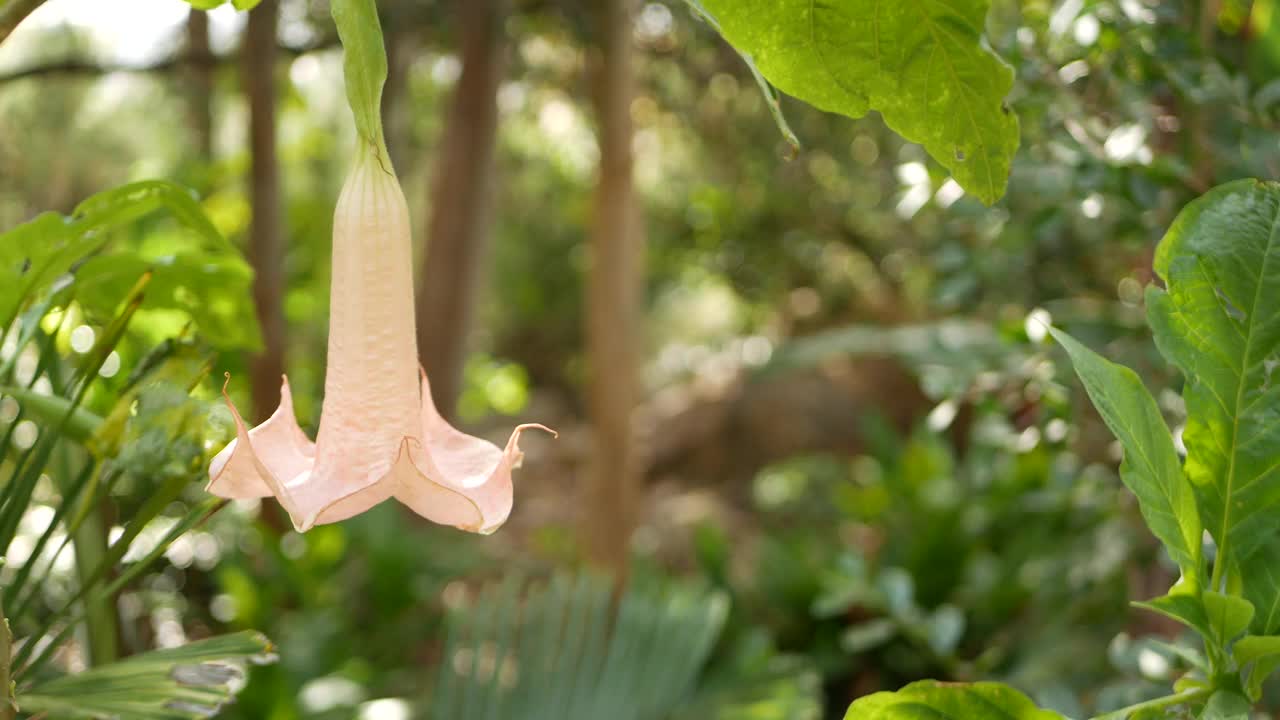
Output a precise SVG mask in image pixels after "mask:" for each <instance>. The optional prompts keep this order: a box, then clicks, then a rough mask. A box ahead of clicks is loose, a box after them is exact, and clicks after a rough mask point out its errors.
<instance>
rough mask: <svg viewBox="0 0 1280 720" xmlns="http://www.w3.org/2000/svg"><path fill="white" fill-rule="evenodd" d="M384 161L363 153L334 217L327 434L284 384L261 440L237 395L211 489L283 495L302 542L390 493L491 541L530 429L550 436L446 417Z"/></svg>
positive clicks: (398, 199)
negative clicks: (425, 350) (477, 426)
mask: <svg viewBox="0 0 1280 720" xmlns="http://www.w3.org/2000/svg"><path fill="white" fill-rule="evenodd" d="M383 162H385V157H384V158H383V161H381V162H380V160H379V157H378V155H375V154H374V153H373V152H370V151H367V150H366V151H362V152H361V158H360V159H359V160H358V161H357V163H356V167H355V169H354V170H353V171H352V172H351V174H350V175H349V176H348V177H347V181H346V184H345V185H344V186H343V188H342V193H341V195H340V196H339V198H338V206H337V209H336V210H335V212H334V218H333V280H332V285H331V291H330V310H329V354H328V368H327V372H326V375H325V383H324V391H325V395H324V405H323V407H322V411H321V415H320V432H319V437H318V438H317V439H316V442H314V443H313V442H311V441H310V440H309V439H307V436H306V435H305V434H304V433H303V432H302V430H301V428H299V427H298V423H297V420H296V419H295V418H294V415H293V402H292V397H291V395H290V392H289V381H288V379H287V378H285V379H284V384H283V387H281V390H280V396H281V397H280V407H279V408H278V409H277V410H276V411H275V413H274V414H273V415H272V416H271V417H270V418H268V419H267V421H266V422H264V423H262V424H261V425H259V426H257V427H255V428H253V429H252V430H246V428H245V424H244V422H243V420H242V419H241V418H240V414H239V413H238V412H237V411H236V408H235V406H234V405H233V404H232V403H231V400H230V398H228V399H227V405H228V407H230V408H231V414H232V417H234V418H235V422H236V439H235V440H233V441H231V443H230V444H229V445H227V446H226V447H225V448H223V450H222V451H221V452H219V453H218V454H217V455H216V456H215V457H214V458H213V461H212V462H211V463H210V465H209V478H210V481H209V486H208V491H209V492H210V493H213V494H214V495H218V496H221V497H226V498H238V499H239V498H261V497H268V496H272V495H274V496H275V497H276V498H277V499H278V500H279V501H280V504H281V505H282V506H284V508H285V510H287V511H288V512H289V516H290V518H292V520H293V524H294V527H295V528H297V529H298V531H300V532H301V531H305V530H308V529H309V528H311V527H312V526H313V525H318V524H323V523H331V522H337V521H339V520H344V519H346V518H349V517H351V516H353V515H356V514H358V513H361V512H364V511H365V510H368V509H369V508H371V507H373V506H374V505H377V504H378V503H380V502H382V501H384V500H386V499H388V498H393V497H394V498H396V499H397V500H399V501H400V502H403V503H404V504H405V505H408V506H409V507H410V508H412V509H413V511H414V512H416V513H418V514H419V515H422V516H423V517H426V518H428V519H430V520H432V521H434V522H437V523H440V524H443V525H453V526H455V527H458V528H462V529H464V530H469V531H473V532H480V533H490V532H493V531H494V530H496V529H497V528H498V527H499V526H500V525H502V523H503V522H505V521H506V519H507V516H508V515H509V514H510V513H511V502H512V485H511V470H512V468H513V467H514V466H516V465H518V464H519V462H520V458H521V453H520V449H519V447H518V445H517V443H518V440H519V438H520V433H521V432H522V431H524V430H526V429H528V428H539V429H542V430H547V428H545V427H543V426H541V425H520V426H519V427H517V428H516V429H515V431H514V432H513V433H512V434H511V439H510V440H508V441H507V446H506V448H505V449H502V448H499V447H497V446H496V445H494V444H493V443H490V442H488V441H486V440H483V439H480V438H476V437H472V436H470V435H467V434H465V433H462V432H460V431H458V430H456V429H455V428H453V427H452V426H451V425H449V423H448V422H446V421H445V420H444V418H442V417H441V416H440V414H439V413H438V412H437V411H436V408H435V404H434V403H432V401H431V391H430V388H429V387H428V385H427V376H426V373H423V372H421V371H420V370H419V366H418V360H417V342H416V339H415V329H414V314H413V271H412V267H413V264H412V252H411V249H410V240H409V238H410V235H409V210H408V206H407V205H406V204H405V199H404V194H403V193H402V192H401V190H400V184H399V182H397V181H396V178H395V175H394V174H392V173H391V172H390V171H388V170H387V169H385V168H384V165H383ZM224 395H225V389H224ZM548 432H552V431H550V430H548Z"/></svg>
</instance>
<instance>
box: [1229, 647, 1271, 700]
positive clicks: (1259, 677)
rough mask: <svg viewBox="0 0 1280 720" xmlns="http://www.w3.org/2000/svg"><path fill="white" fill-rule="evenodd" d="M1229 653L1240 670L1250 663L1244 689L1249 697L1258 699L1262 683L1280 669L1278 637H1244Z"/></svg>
mask: <svg viewBox="0 0 1280 720" xmlns="http://www.w3.org/2000/svg"><path fill="white" fill-rule="evenodd" d="M1231 653H1232V656H1233V657H1234V658H1235V661H1236V665H1239V666H1240V667H1241V668H1244V667H1246V666H1248V665H1249V664H1250V663H1252V667H1250V668H1249V669H1248V674H1247V675H1246V682H1245V689H1246V690H1247V691H1248V693H1249V697H1252V698H1255V699H1256V698H1258V697H1259V696H1260V695H1261V694H1262V683H1263V682H1264V681H1266V679H1267V677H1268V676H1270V675H1271V673H1272V672H1274V671H1275V669H1276V668H1277V667H1280V636H1276V635H1245V636H1244V637H1242V638H1240V639H1239V640H1237V641H1236V644H1235V645H1233V646H1232V648H1231Z"/></svg>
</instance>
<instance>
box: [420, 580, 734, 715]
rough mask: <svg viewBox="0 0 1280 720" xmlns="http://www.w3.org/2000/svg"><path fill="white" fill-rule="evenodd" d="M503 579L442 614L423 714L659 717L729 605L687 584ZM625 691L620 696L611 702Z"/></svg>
mask: <svg viewBox="0 0 1280 720" xmlns="http://www.w3.org/2000/svg"><path fill="white" fill-rule="evenodd" d="M521 587H522V582H521V581H520V580H519V578H517V577H515V576H511V577H509V578H508V579H507V580H506V581H505V582H504V583H503V584H502V585H501V586H500V587H498V588H495V589H491V590H489V591H488V592H486V593H485V594H483V595H482V596H481V597H480V598H479V599H478V601H477V602H476V603H475V605H474V606H472V607H470V608H467V609H466V610H465V611H463V612H460V613H455V614H454V615H453V617H452V618H451V620H450V623H449V625H450V629H449V640H448V642H447V643H446V645H445V652H444V656H443V661H442V663H441V666H440V675H439V680H438V681H437V683H436V686H435V690H434V697H433V700H432V712H431V717H434V718H460V717H467V718H471V717H477V718H478V717H509V716H511V715H513V714H516V713H518V714H520V716H521V717H528V718H565V719H566V720H575V719H577V718H583V719H586V718H598V717H603V716H605V715H608V716H609V717H617V718H622V719H624V720H626V719H633V718H634V719H636V720H658V719H659V718H664V717H666V716H667V715H668V714H670V713H671V712H672V711H673V709H675V708H676V707H678V706H679V704H680V703H681V702H682V701H685V700H686V699H687V698H688V695H689V693H690V690H691V689H692V687H693V684H694V681H695V680H696V678H697V676H698V673H699V671H700V670H701V669H702V665H703V664H704V662H705V661H706V658H707V656H708V655H709V653H710V652H711V649H712V647H713V646H714V644H715V641H716V638H717V637H718V636H719V634H720V629H721V627H722V625H723V623H724V619H725V614H726V612H727V610H728V606H727V598H725V597H723V596H722V595H720V594H719V593H715V592H711V593H708V592H706V591H703V590H699V589H696V588H687V587H681V586H679V585H674V584H670V585H669V587H662V586H661V585H658V584H654V582H653V581H645V580H635V581H633V582H632V584H631V585H630V586H629V587H628V588H627V589H626V590H625V591H624V592H623V593H622V595H621V597H620V598H619V599H618V600H617V606H616V609H614V607H613V602H614V601H613V591H612V584H611V583H610V582H609V581H607V580H605V579H602V578H599V577H595V576H592V575H590V574H582V575H579V576H578V577H577V578H573V577H571V576H568V575H563V574H558V575H556V576H554V577H552V578H551V580H550V581H549V582H548V583H547V584H546V585H545V586H542V587H536V588H533V589H531V590H528V591H526V592H523V593H522V592H521ZM623 698H625V702H620V700H621V699H623Z"/></svg>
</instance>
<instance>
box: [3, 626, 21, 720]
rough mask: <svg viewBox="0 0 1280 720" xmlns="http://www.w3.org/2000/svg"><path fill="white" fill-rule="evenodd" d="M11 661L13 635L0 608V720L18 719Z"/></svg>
mask: <svg viewBox="0 0 1280 720" xmlns="http://www.w3.org/2000/svg"><path fill="white" fill-rule="evenodd" d="M12 659H13V633H12V632H10V631H9V618H7V617H5V616H4V608H3V607H2V606H0V720H14V718H16V717H18V703H17V702H16V701H15V700H14V697H13V682H12V681H11V680H10V677H11V675H12V674H11V673H10V672H9V665H10V662H11V661H12Z"/></svg>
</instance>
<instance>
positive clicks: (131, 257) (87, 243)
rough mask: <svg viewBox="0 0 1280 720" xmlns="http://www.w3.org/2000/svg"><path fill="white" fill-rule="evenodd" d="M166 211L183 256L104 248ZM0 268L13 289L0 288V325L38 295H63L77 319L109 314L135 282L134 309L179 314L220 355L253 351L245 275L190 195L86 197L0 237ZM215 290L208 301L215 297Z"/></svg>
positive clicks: (156, 186)
mask: <svg viewBox="0 0 1280 720" xmlns="http://www.w3.org/2000/svg"><path fill="white" fill-rule="evenodd" d="M158 210H165V211H167V212H168V213H169V214H170V215H172V217H173V218H174V219H175V220H177V221H178V222H179V224H180V225H181V226H182V227H183V228H184V229H186V230H188V231H190V232H191V233H192V234H193V239H194V240H197V241H198V242H191V240H190V239H186V238H184V239H183V241H182V242H183V243H184V245H187V246H189V248H190V249H184V250H181V251H179V252H176V253H174V252H169V251H168V247H167V246H162V247H165V249H164V250H162V251H160V252H157V251H156V250H153V249H150V248H149V247H148V245H149V244H152V243H148V242H145V241H135V242H133V243H131V245H133V246H132V247H124V248H119V247H113V248H111V249H109V250H104V247H105V246H106V245H107V244H108V243H110V242H111V241H112V240H113V239H114V238H118V237H129V234H130V233H131V232H132V231H133V227H132V226H137V225H138V224H139V223H141V221H142V220H143V219H145V218H147V217H148V216H150V215H152V214H153V213H155V212H156V211H158ZM0 267H2V268H3V269H4V271H5V272H7V273H12V274H13V275H12V277H13V282H5V283H3V284H0V321H4V322H5V325H4V327H8V326H9V325H10V324H11V323H12V321H13V318H14V317H16V315H17V313H18V312H19V310H20V309H21V308H22V306H23V304H24V303H29V302H32V301H34V300H35V299H36V296H37V294H38V292H43V291H50V292H62V293H65V292H66V291H67V290H68V287H69V286H68V284H67V283H66V282H65V280H63V279H62V278H63V276H64V275H66V274H69V275H70V277H71V278H73V279H74V281H75V282H74V287H72V288H71V290H72V292H73V293H74V295H75V298H76V301H77V302H78V303H79V304H80V306H81V307H82V308H83V309H84V311H85V312H88V313H93V314H96V315H99V316H105V315H109V314H110V313H111V312H113V311H114V310H115V309H116V306H117V304H118V303H119V302H120V298H121V297H123V296H124V295H125V293H127V292H128V291H129V290H130V288H132V287H133V285H134V284H135V283H136V282H137V281H138V279H139V278H140V277H143V276H144V275H147V274H149V278H150V282H151V286H150V290H149V291H148V292H147V294H146V295H145V297H144V300H143V305H142V307H144V308H147V309H158V310H180V311H182V312H183V313H185V314H186V315H188V316H189V317H191V319H192V320H194V321H195V322H196V323H197V324H198V325H199V326H200V327H201V328H202V329H204V330H206V331H207V332H208V334H209V337H210V338H211V339H212V340H213V342H214V343H215V344H216V345H217V346H218V347H221V348H227V349H231V348H246V349H254V348H257V347H258V346H259V345H260V344H261V339H260V337H259V331H258V325H257V320H256V316H255V315H254V313H253V308H252V304H251V301H250V299H249V297H250V296H249V286H250V283H251V282H252V278H253V273H252V270H250V268H249V266H248V264H247V263H246V262H245V261H244V258H243V257H241V255H240V253H239V251H237V250H236V249H235V248H234V247H233V246H231V245H230V244H229V243H228V242H227V241H226V239H224V238H223V237H222V234H221V233H219V232H218V230H217V228H215V227H214V226H213V224H212V223H211V222H210V221H209V219H208V217H207V216H206V215H205V214H204V211H203V210H202V209H201V207H200V204H199V203H198V202H197V201H196V199H195V197H194V196H193V195H192V193H191V192H190V191H189V190H187V189H186V188H183V187H181V186H179V185H176V184H174V183H171V182H166V181H161V180H147V181H142V182H136V183H130V184H128V185H125V186H123V187H119V188H115V189H112V190H107V191H105V192H101V193H98V194H96V195H93V196H92V197H90V198H88V199H86V200H85V201H83V202H81V203H80V204H79V205H77V206H76V209H75V210H74V211H73V212H72V213H71V215H69V216H67V217H61V216H59V215H56V214H54V213H45V214H42V215H40V216H39V217H37V218H35V219H34V220H31V221H29V222H27V223H24V224H22V225H19V226H18V227H16V228H13V229H12V230H9V231H8V232H5V233H3V234H0ZM215 291H217V294H216V296H215V295H214V292H215Z"/></svg>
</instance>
